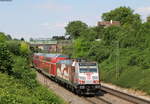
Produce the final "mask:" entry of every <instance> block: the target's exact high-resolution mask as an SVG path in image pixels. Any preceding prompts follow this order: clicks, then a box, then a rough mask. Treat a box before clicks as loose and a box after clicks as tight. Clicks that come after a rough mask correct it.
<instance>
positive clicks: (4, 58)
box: [0, 43, 13, 74]
mask: <svg viewBox="0 0 150 104" xmlns="http://www.w3.org/2000/svg"><path fill="white" fill-rule="evenodd" d="M12 67H13V59H12V56H11V53H10V52H9V50H8V48H7V47H6V45H5V44H3V43H0V71H1V72H3V73H4V72H6V73H8V74H11V73H12Z"/></svg>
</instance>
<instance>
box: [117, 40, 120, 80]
mask: <svg viewBox="0 0 150 104" xmlns="http://www.w3.org/2000/svg"><path fill="white" fill-rule="evenodd" d="M119 59H120V51H119V41H118V40H117V41H116V79H118V78H119V70H120V69H119V68H120V67H119Z"/></svg>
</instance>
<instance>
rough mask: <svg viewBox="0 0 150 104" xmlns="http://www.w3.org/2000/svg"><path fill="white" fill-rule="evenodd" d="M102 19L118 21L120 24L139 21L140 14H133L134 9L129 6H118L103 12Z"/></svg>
mask: <svg viewBox="0 0 150 104" xmlns="http://www.w3.org/2000/svg"><path fill="white" fill-rule="evenodd" d="M102 19H103V20H105V21H110V20H113V21H120V22H121V24H122V25H123V24H126V23H127V24H133V23H135V22H141V19H140V15H139V14H134V11H133V10H132V9H131V8H129V7H119V8H116V9H114V10H111V11H110V12H106V13H103V15H102Z"/></svg>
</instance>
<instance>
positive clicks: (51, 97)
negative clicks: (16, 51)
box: [0, 56, 66, 104]
mask: <svg viewBox="0 0 150 104" xmlns="http://www.w3.org/2000/svg"><path fill="white" fill-rule="evenodd" d="M14 58H15V65H14V69H13V71H14V74H13V75H12V76H9V75H7V74H5V73H0V104H65V103H66V102H65V101H64V100H63V99H62V98H60V97H59V96H57V95H56V94H55V93H54V92H53V91H52V90H48V89H47V88H46V87H44V86H42V85H40V84H39V83H38V82H37V81H36V79H35V78H36V74H35V72H34V71H33V70H30V69H27V68H29V67H28V66H26V64H27V63H26V62H27V61H26V60H25V58H23V57H20V56H15V57H14Z"/></svg>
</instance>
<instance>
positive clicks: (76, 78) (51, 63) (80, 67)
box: [33, 53, 101, 94]
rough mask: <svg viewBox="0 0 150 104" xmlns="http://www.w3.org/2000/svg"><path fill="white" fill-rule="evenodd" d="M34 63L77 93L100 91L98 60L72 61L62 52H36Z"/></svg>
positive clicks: (36, 66)
mask: <svg viewBox="0 0 150 104" xmlns="http://www.w3.org/2000/svg"><path fill="white" fill-rule="evenodd" d="M33 65H34V67H35V68H37V69H39V70H40V71H42V72H43V73H45V74H47V75H48V76H49V77H51V78H52V79H54V80H55V81H56V82H58V83H60V84H62V85H64V86H65V87H67V88H68V89H71V90H72V91H74V92H76V93H77V94H96V93H97V92H99V91H100V87H101V86H100V80H99V77H100V76H99V69H98V65H97V63H96V62H85V61H84V62H83V61H72V59H69V58H68V57H67V56H65V55H61V54H45V53H35V54H34V56H33Z"/></svg>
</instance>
